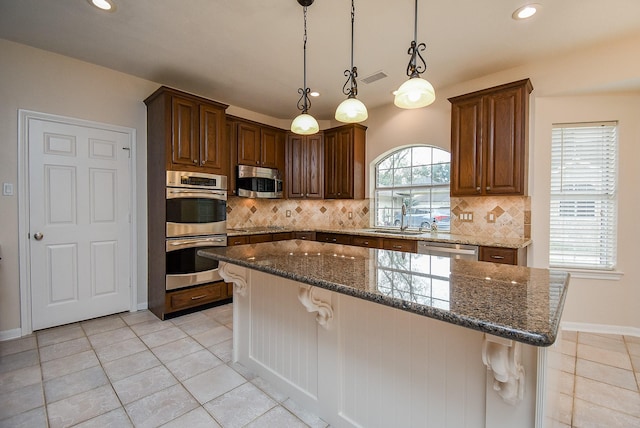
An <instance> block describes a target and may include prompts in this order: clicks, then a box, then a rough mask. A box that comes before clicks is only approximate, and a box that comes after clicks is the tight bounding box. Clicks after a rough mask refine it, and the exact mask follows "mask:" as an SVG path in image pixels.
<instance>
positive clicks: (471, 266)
mask: <svg viewBox="0 0 640 428" xmlns="http://www.w3.org/2000/svg"><path fill="white" fill-rule="evenodd" d="M201 254H202V255H205V256H207V257H211V258H214V259H217V260H219V261H220V262H221V263H220V266H221V274H222V276H223V278H224V279H225V280H227V281H229V282H233V283H234V329H233V331H234V355H233V358H234V360H235V361H236V362H238V363H240V364H242V365H243V366H245V367H247V368H248V369H250V370H251V371H253V372H254V373H256V374H257V375H259V376H261V377H263V378H264V379H265V380H267V381H268V382H269V383H271V384H272V385H273V386H274V387H276V388H277V389H279V390H281V392H283V393H285V394H287V395H288V396H290V397H291V398H292V399H293V400H294V401H296V402H298V403H299V404H301V405H303V406H304V407H306V408H307V409H309V410H311V411H313V412H315V413H316V414H317V415H319V416H320V417H321V418H322V419H324V420H325V421H327V422H328V423H329V424H330V425H331V426H333V427H367V428H369V427H385V428H386V427H456V428H457V427H518V428H521V427H522V428H526V427H545V426H551V425H552V420H553V419H556V420H557V419H558V418H557V415H554V411H555V410H554V406H553V404H554V402H555V400H554V391H556V388H554V382H555V379H556V377H557V374H558V371H557V370H554V369H553V367H556V368H557V367H559V365H557V364H554V363H553V361H552V360H553V359H554V358H555V357H558V358H559V351H557V350H556V349H555V347H554V346H553V344H554V342H555V341H556V338H557V334H558V326H559V321H560V316H561V312H562V306H563V303H564V298H565V295H566V290H567V285H568V279H569V277H568V275H567V274H566V273H562V272H554V271H548V270H544V269H529V268H523V267H516V266H507V265H497V264H493V263H484V262H470V261H463V260H453V259H449V258H446V257H438V256H430V255H419V254H411V253H401V252H395V251H385V250H375V249H367V248H359V247H351V246H342V245H335V244H321V243H317V242H309V241H281V242H275V243H263V244H257V245H242V246H236V247H228V248H221V249H214V250H205V251H202V252H201ZM554 416H556V417H554Z"/></svg>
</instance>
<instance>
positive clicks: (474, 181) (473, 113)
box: [451, 97, 482, 196]
mask: <svg viewBox="0 0 640 428" xmlns="http://www.w3.org/2000/svg"><path fill="white" fill-rule="evenodd" d="M481 138H482V97H477V98H471V99H467V100H464V101H459V102H455V103H453V104H452V105H451V196H468V195H480V194H481V193H482V188H481V186H482V144H481V140H480V139H481Z"/></svg>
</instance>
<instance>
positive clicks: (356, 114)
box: [335, 0, 369, 123]
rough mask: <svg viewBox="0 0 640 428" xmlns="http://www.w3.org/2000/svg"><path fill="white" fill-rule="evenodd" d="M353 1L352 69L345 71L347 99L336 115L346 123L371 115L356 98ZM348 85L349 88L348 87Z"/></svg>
mask: <svg viewBox="0 0 640 428" xmlns="http://www.w3.org/2000/svg"><path fill="white" fill-rule="evenodd" d="M353 2H354V0H351V70H345V71H344V75H345V76H347V81H346V82H345V84H344V86H343V87H342V93H343V94H345V95H346V96H347V99H346V100H344V101H342V102H341V103H340V104H339V105H338V108H337V109H336V116H335V117H336V120H338V121H340V122H344V123H357V122H362V121H363V120H366V119H367V117H369V113H367V108H366V107H365V105H364V104H363V103H362V101H360V100H358V99H357V98H356V96H357V95H358V83H357V82H356V77H358V68H357V67H354V65H353V22H354V20H355V19H354V18H355V14H356V9H355V6H354V3H353ZM347 85H348V86H349V88H347Z"/></svg>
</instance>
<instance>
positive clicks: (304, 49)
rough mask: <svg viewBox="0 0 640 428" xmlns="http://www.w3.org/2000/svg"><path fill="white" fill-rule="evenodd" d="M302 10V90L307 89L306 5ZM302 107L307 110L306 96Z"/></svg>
mask: <svg viewBox="0 0 640 428" xmlns="http://www.w3.org/2000/svg"><path fill="white" fill-rule="evenodd" d="M303 10H304V37H303V41H304V43H303V47H302V50H303V52H304V53H303V62H304V65H303V68H302V69H303V76H304V81H303V82H302V85H303V87H304V91H305V92H306V91H307V6H305V7H304V8H303ZM304 109H305V110H307V102H306V98H305V103H304Z"/></svg>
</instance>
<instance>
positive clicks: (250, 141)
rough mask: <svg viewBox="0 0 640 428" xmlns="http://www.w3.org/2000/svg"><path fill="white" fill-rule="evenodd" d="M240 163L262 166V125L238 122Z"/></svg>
mask: <svg viewBox="0 0 640 428" xmlns="http://www.w3.org/2000/svg"><path fill="white" fill-rule="evenodd" d="M237 138H238V165H255V166H260V126H258V125H254V124H252V123H246V122H238V129H237Z"/></svg>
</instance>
